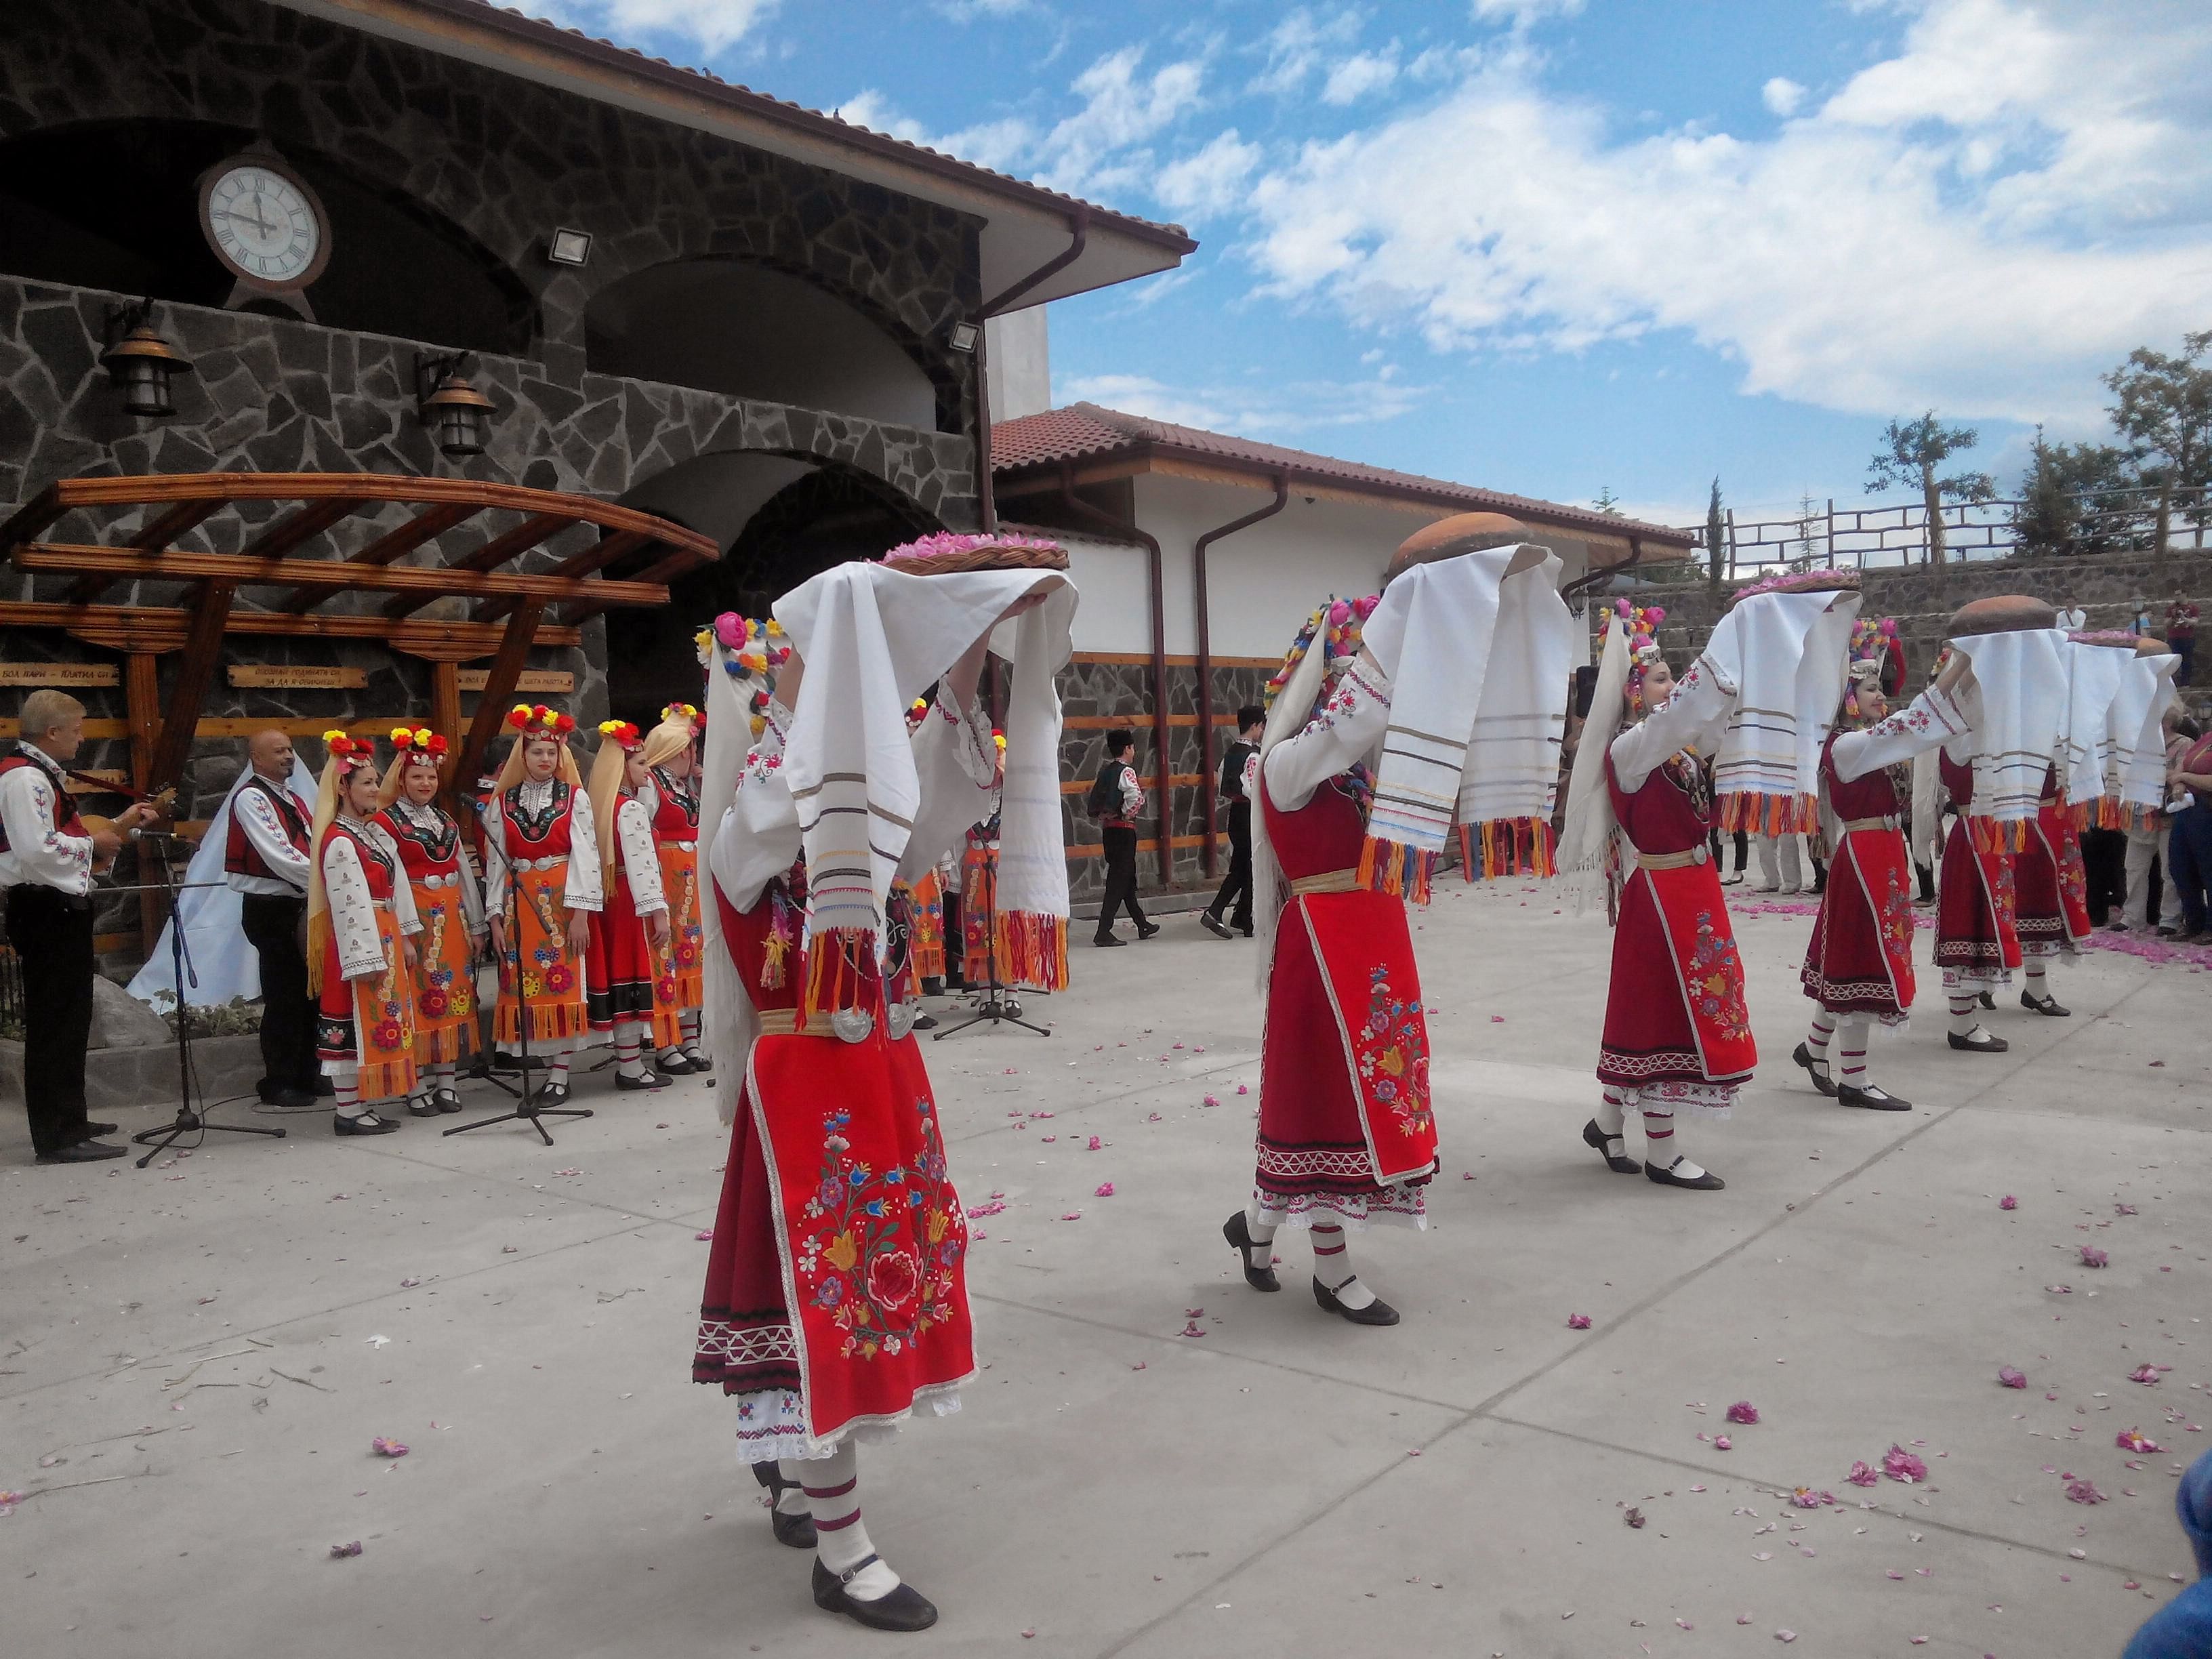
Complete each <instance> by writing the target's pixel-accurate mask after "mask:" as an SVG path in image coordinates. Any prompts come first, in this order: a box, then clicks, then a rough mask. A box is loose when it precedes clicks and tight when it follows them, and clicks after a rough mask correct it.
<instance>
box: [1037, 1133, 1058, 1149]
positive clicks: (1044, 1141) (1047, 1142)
mask: <svg viewBox="0 0 2212 1659" xmlns="http://www.w3.org/2000/svg"><path fill="white" fill-rule="evenodd" d="M1058 1139H1060V1137H1059V1136H1058V1135H1041V1136H1039V1137H1038V1140H1039V1143H1040V1144H1041V1145H1043V1146H1051V1145H1052V1143H1053V1142H1054V1141H1055V1140H1058Z"/></svg>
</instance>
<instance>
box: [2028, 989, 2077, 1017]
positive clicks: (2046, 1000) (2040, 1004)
mask: <svg viewBox="0 0 2212 1659" xmlns="http://www.w3.org/2000/svg"><path fill="white" fill-rule="evenodd" d="M2020 1006H2021V1007H2023V1008H2025V1009H2027V1011H2028V1012H2030V1013H2032V1014H2048V1015H2050V1016H2051V1018H2053V1019H2066V1018H2070V1017H2071V1016H2072V1014H2073V1012H2074V1011H2073V1010H2072V1009H2071V1008H2062V1007H2060V1006H2058V999H2057V997H2055V996H2052V995H2051V994H2050V993H2049V992H2047V991H2046V992H2045V994H2044V995H2043V998H2042V1000H2040V1001H2038V1000H2036V999H2035V998H2033V997H2032V996H2030V995H2029V994H2027V992H2025V991H2022V992H2021V994H2020Z"/></svg>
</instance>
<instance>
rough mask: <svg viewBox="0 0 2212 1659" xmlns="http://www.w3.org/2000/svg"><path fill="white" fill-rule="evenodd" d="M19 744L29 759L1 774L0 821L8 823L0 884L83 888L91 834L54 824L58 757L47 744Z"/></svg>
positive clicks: (86, 882) (69, 889) (89, 864)
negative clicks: (70, 832) (69, 833)
mask: <svg viewBox="0 0 2212 1659" xmlns="http://www.w3.org/2000/svg"><path fill="white" fill-rule="evenodd" d="M15 746H16V748H17V749H18V750H20V751H21V753H22V755H23V756H24V757H25V758H26V759H27V760H28V761H29V762H30V764H29V765H28V766H19V767H17V768H15V770H13V771H12V772H9V774H8V775H6V776H5V777H0V823H6V825H7V826H8V850H7V851H6V852H4V853H0V887H19V886H32V887H52V888H57V889H58V890H61V891H62V892H64V893H77V894H82V893H83V892H84V891H85V890H87V889H88V888H89V887H90V886H91V884H92V837H91V836H65V835H64V834H62V832H61V831H60V830H58V829H55V828H54V803H55V802H56V801H57V800H58V799H60V798H61V781H60V779H59V778H58V776H57V775H55V773H54V770H53V764H54V763H53V762H52V760H50V759H48V758H47V757H46V751H45V750H41V749H37V748H33V746H32V745H31V744H27V743H23V744H16V745H15Z"/></svg>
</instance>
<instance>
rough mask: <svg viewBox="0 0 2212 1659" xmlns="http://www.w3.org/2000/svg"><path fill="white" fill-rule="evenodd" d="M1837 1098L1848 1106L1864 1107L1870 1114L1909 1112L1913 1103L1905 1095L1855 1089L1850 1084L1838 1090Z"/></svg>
mask: <svg viewBox="0 0 2212 1659" xmlns="http://www.w3.org/2000/svg"><path fill="white" fill-rule="evenodd" d="M1836 1098H1837V1099H1838V1100H1839V1101H1841V1102H1842V1103H1844V1105H1846V1106H1863V1107H1865V1108H1866V1109H1867V1110H1869V1112H1909V1111H1911V1109H1912V1103H1911V1101H1909V1100H1907V1099H1906V1098H1905V1097H1904V1096H1903V1095H1893V1094H1890V1093H1888V1092H1887V1091H1876V1090H1872V1089H1858V1088H1854V1087H1853V1086H1852V1085H1850V1084H1848V1083H1846V1084H1844V1085H1842V1086H1840V1087H1839V1088H1838V1089H1837V1091H1836Z"/></svg>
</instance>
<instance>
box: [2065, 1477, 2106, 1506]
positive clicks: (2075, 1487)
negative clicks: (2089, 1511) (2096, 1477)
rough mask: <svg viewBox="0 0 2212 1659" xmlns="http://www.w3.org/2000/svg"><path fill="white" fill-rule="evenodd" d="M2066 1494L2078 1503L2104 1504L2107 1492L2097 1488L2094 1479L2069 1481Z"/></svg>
mask: <svg viewBox="0 0 2212 1659" xmlns="http://www.w3.org/2000/svg"><path fill="white" fill-rule="evenodd" d="M2066 1496H2067V1498H2069V1500H2070V1501H2072V1502H2074V1503H2076V1504H2102V1503H2104V1502H2106V1498H2105V1494H2104V1493H2102V1492H2099V1491H2098V1490H2097V1483H2096V1482H2095V1481H2093V1480H2072V1481H2069V1482H2068V1483H2067V1486H2066Z"/></svg>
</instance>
